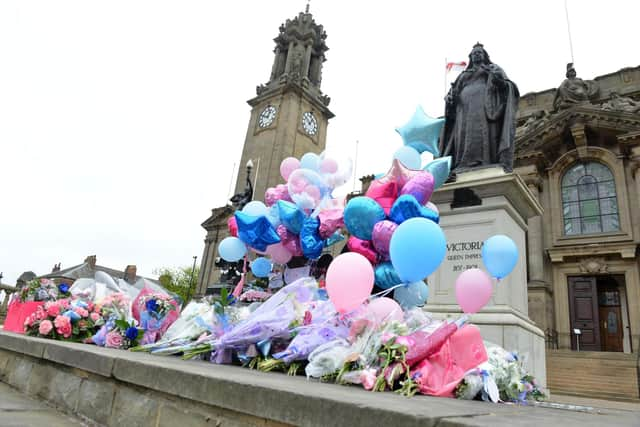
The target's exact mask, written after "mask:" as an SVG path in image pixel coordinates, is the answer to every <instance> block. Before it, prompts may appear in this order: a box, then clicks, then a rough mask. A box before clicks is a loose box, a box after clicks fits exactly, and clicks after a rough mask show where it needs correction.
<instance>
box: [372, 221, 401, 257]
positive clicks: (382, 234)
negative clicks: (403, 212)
mask: <svg viewBox="0 0 640 427" xmlns="http://www.w3.org/2000/svg"><path fill="white" fill-rule="evenodd" d="M396 228H398V224H396V223H395V222H393V221H389V220H386V219H385V220H384V221H380V222H377V223H376V224H375V225H374V226H373V233H372V238H371V240H372V241H373V246H374V247H375V248H376V251H378V254H379V255H380V257H382V258H384V259H389V243H390V242H391V235H392V234H393V232H394V231H396Z"/></svg>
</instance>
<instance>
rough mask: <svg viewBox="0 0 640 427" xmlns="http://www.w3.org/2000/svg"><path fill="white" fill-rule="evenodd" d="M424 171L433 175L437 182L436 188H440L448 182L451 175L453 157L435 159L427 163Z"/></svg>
mask: <svg viewBox="0 0 640 427" xmlns="http://www.w3.org/2000/svg"><path fill="white" fill-rule="evenodd" d="M423 170H425V171H427V172H429V173H431V175H433V178H434V181H435V184H434V187H435V188H440V186H441V185H442V184H444V183H445V182H446V181H447V179H448V178H449V174H450V173H451V156H447V157H440V158H438V159H435V160H433V161H431V162H429V163H427V165H426V166H425V167H424V168H423Z"/></svg>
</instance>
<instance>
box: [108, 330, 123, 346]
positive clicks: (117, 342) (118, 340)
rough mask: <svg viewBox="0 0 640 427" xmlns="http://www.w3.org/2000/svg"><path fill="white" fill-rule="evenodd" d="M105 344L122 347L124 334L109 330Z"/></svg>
mask: <svg viewBox="0 0 640 427" xmlns="http://www.w3.org/2000/svg"><path fill="white" fill-rule="evenodd" d="M104 345H105V347H110V348H120V347H121V346H122V335H120V334H119V333H117V332H113V331H112V332H109V333H108V334H107V337H106V340H105V344H104Z"/></svg>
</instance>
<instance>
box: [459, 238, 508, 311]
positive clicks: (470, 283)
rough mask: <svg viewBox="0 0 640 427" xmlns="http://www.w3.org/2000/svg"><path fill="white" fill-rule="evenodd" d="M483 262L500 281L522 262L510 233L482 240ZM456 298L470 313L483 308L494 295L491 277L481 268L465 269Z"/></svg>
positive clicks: (460, 277)
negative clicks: (519, 261) (519, 259)
mask: <svg viewBox="0 0 640 427" xmlns="http://www.w3.org/2000/svg"><path fill="white" fill-rule="evenodd" d="M482 262H483V264H484V266H485V268H486V269H487V271H488V272H489V273H490V274H491V276H493V277H495V278H496V279H497V280H498V281H500V279H503V278H504V277H506V276H507V275H508V274H509V273H511V272H512V271H513V269H514V268H515V266H516V264H517V263H518V247H517V246H516V244H515V243H514V241H513V240H511V239H510V238H509V237H507V236H504V235H495V236H492V237H490V238H488V239H487V240H485V241H484V242H483V243H482ZM455 292H456V301H458V305H460V307H461V308H462V311H464V312H465V313H467V314H473V313H477V312H478V311H480V310H481V309H482V308H483V307H484V306H485V305H487V303H488V302H489V300H490V299H491V295H492V294H493V284H492V283H491V277H489V275H488V274H487V273H485V272H484V271H482V270H480V269H478V268H471V269H469V270H466V271H463V272H462V273H461V274H460V275H459V276H458V278H457V279H456V283H455Z"/></svg>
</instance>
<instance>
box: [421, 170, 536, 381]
mask: <svg viewBox="0 0 640 427" xmlns="http://www.w3.org/2000/svg"><path fill="white" fill-rule="evenodd" d="M431 200H432V201H433V202H434V203H435V204H436V205H437V206H438V209H439V210H440V225H441V226H442V229H443V231H444V233H445V235H446V237H447V255H446V257H445V260H444V262H443V263H442V265H441V266H440V268H438V270H437V271H436V272H435V273H434V274H433V275H432V276H430V277H429V300H428V304H427V306H426V310H427V311H429V312H431V313H432V314H433V315H434V316H435V317H438V318H445V317H456V316H459V315H460V313H461V309H460V307H459V306H458V304H457V302H456V297H455V280H456V278H457V277H458V275H459V274H460V273H461V272H462V271H464V270H466V269H469V268H480V269H483V270H485V269H484V265H483V264H482V256H481V250H482V243H483V242H484V240H486V239H487V238H489V237H491V236H493V235H496V234H504V235H507V236H509V237H510V238H511V239H513V241H514V242H515V243H516V245H517V246H518V250H519V255H520V257H519V260H518V263H517V265H516V267H515V269H514V270H513V272H511V274H510V275H509V276H508V277H506V278H504V279H503V280H501V281H500V282H497V283H495V284H494V294H493V296H492V298H491V300H490V301H489V303H488V304H487V305H486V306H485V308H483V309H482V310H481V311H480V312H479V313H477V314H475V315H473V316H471V322H472V323H474V324H475V325H477V326H478V327H480V330H481V331H482V336H483V338H484V339H485V340H487V341H491V342H494V343H496V344H498V345H501V346H502V347H504V348H505V349H507V350H509V351H517V352H518V353H519V354H520V356H521V357H523V358H524V360H525V365H526V366H527V368H528V369H529V370H530V371H531V372H532V373H533V374H534V375H535V376H536V378H538V379H539V381H540V382H541V383H542V384H546V374H545V337H544V333H543V332H542V330H540V328H539V327H537V326H536V325H535V324H534V323H533V321H532V320H531V319H529V316H528V302H527V244H526V231H527V219H528V218H530V217H533V216H537V215H541V213H542V207H541V206H540V204H539V203H538V202H537V200H536V199H535V198H534V197H533V195H532V194H531V192H530V191H529V190H528V189H527V186H526V185H525V183H524V182H523V181H522V179H521V178H520V177H519V176H518V175H516V174H506V173H504V172H503V171H502V169H501V168H490V169H486V168H485V169H482V170H479V171H476V172H466V173H463V174H459V175H458V177H457V180H456V182H454V183H451V184H445V185H444V186H443V187H442V188H441V189H439V190H438V191H436V192H435V193H434V195H433V196H432V198H431ZM485 271H486V270H485Z"/></svg>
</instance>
